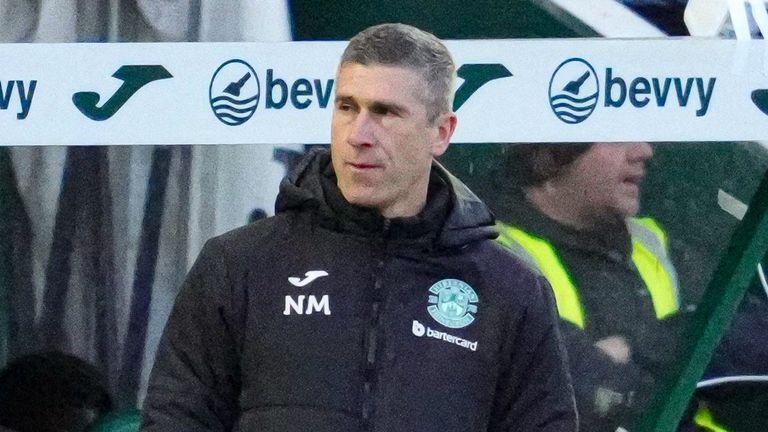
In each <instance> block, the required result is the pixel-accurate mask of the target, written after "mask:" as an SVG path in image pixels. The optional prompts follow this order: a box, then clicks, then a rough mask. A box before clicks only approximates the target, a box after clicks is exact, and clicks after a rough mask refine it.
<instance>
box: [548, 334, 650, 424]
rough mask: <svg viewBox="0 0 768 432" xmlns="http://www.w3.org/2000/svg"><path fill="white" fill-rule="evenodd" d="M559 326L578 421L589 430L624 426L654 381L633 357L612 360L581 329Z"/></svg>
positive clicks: (639, 407) (638, 407) (637, 408)
mask: <svg viewBox="0 0 768 432" xmlns="http://www.w3.org/2000/svg"><path fill="white" fill-rule="evenodd" d="M560 330H561V332H562V334H563V338H564V340H565V345H566V347H567V351H568V362H569V365H570V370H571V373H572V376H573V387H574V390H575V393H576V400H577V401H578V408H579V416H580V424H581V425H582V426H583V427H584V428H587V427H589V428H590V429H589V430H616V428H617V427H619V426H622V427H627V426H628V424H629V422H630V421H631V416H632V415H633V414H634V413H636V412H637V411H638V410H639V409H641V403H642V399H644V398H643V397H642V396H648V393H649V390H650V388H651V387H652V386H653V384H654V380H653V378H652V377H651V375H650V374H649V373H648V372H647V371H645V370H643V369H642V368H641V367H639V366H638V365H637V364H636V363H635V362H634V361H630V362H629V363H627V364H618V363H616V362H614V361H613V360H612V359H611V358H610V357H609V356H608V355H607V354H605V353H604V352H603V351H601V350H600V349H599V348H597V347H596V346H595V345H594V342H593V341H592V340H590V339H589V338H588V337H587V335H586V334H585V333H584V331H582V330H581V329H579V328H577V327H576V326H574V325H572V324H571V323H569V322H566V321H561V322H560Z"/></svg>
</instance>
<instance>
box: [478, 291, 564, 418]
mask: <svg viewBox="0 0 768 432" xmlns="http://www.w3.org/2000/svg"><path fill="white" fill-rule="evenodd" d="M535 280H536V283H535V284H534V286H533V289H531V290H530V296H531V298H530V301H529V302H528V307H527V308H526V309H525V311H524V313H523V315H522V316H521V317H519V319H518V320H517V322H516V328H515V329H514V330H512V332H511V333H512V334H514V337H513V338H512V340H511V341H510V342H511V343H512V347H511V355H510V357H511V359H510V362H509V364H508V367H506V368H505V370H504V371H503V373H502V375H501V380H500V382H499V391H498V392H497V399H496V407H495V408H496V409H495V417H496V419H497V422H496V423H495V425H493V426H492V427H491V428H490V430H491V431H504V432H512V431H514V432H575V431H577V430H578V425H577V414H576V404H575V401H574V394H573V386H572V385H571V377H570V374H569V372H568V365H567V360H566V354H565V348H564V346H563V341H562V338H561V336H560V331H559V329H558V323H557V316H556V312H555V306H554V299H553V298H552V294H551V289H550V288H549V284H548V283H547V282H546V281H545V280H544V279H543V278H537V279H535Z"/></svg>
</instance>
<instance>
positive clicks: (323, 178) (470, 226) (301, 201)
mask: <svg viewBox="0 0 768 432" xmlns="http://www.w3.org/2000/svg"><path fill="white" fill-rule="evenodd" d="M433 188H434V189H436V191H434V190H433ZM429 195H430V196H429V198H428V202H427V206H426V208H425V210H424V211H422V212H421V213H420V214H419V215H417V216H414V217H410V218H393V219H390V220H389V223H390V224H391V225H392V226H393V228H396V229H400V230H401V231H408V230H409V229H410V230H411V231H413V228H409V227H414V226H421V227H423V226H425V225H428V226H429V227H431V229H430V237H431V241H432V242H434V246H437V247H443V248H446V247H457V246H463V245H466V244H469V243H472V242H474V241H478V240H485V239H493V238H496V236H497V235H498V234H497V231H496V228H495V226H494V223H495V219H494V216H493V214H492V213H491V211H490V210H489V209H488V207H487V206H486V205H485V204H484V203H483V202H482V201H480V199H479V198H478V197H477V196H476V195H475V194H474V193H473V192H472V191H471V190H469V188H468V187H467V186H466V185H464V183H462V182H461V181H460V180H459V179H457V178H456V177H454V176H453V175H452V174H451V173H449V172H448V171H447V170H446V169H445V168H443V167H442V166H441V165H440V164H439V163H437V162H433V163H432V174H431V178H430V194H429ZM442 196H445V197H447V199H446V201H447V205H445V206H444V207H443V208H441V209H440V210H439V211H435V209H434V208H432V207H435V206H434V205H431V204H433V202H432V201H438V198H437V197H442ZM337 197H338V198H337ZM334 200H335V201H342V202H343V205H342V206H341V208H340V207H339V206H338V205H335V206H334V205H333V204H332V201H334ZM286 211H309V212H314V213H316V214H317V215H319V216H320V218H321V220H322V221H324V222H325V223H326V224H333V225H334V226H335V227H336V229H339V230H342V231H361V230H362V231H369V232H375V231H377V229H379V227H381V226H383V225H384V224H385V221H386V219H385V218H384V217H383V216H381V214H380V213H379V212H378V211H377V210H375V209H370V208H364V207H360V206H355V205H352V204H349V203H348V202H346V200H344V199H343V197H342V196H341V193H340V191H339V190H338V188H337V187H336V177H335V174H334V173H333V168H332V166H331V157H330V154H329V152H328V151H327V150H326V149H321V150H314V151H312V152H310V153H309V154H307V156H306V157H305V158H303V159H302V160H301V161H300V162H299V164H298V165H297V166H296V167H295V169H294V170H292V172H291V173H290V174H289V175H288V176H286V177H285V178H284V179H283V181H282V182H281V183H280V193H279V194H278V197H277V201H276V203H275V212H276V213H280V212H286ZM446 213H447V214H446ZM440 219H442V220H440Z"/></svg>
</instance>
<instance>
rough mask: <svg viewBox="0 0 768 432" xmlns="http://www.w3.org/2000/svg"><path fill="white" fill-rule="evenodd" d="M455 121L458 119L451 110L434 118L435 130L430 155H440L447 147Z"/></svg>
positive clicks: (454, 127)
mask: <svg viewBox="0 0 768 432" xmlns="http://www.w3.org/2000/svg"><path fill="white" fill-rule="evenodd" d="M457 122H458V119H457V118H456V114H455V113H453V112H447V113H444V114H441V115H440V117H438V118H437V120H435V128H436V130H437V132H436V136H435V139H434V141H433V142H432V156H434V157H438V156H441V155H442V154H443V153H445V151H446V150H447V149H448V144H450V143H451V137H452V136H453V132H454V131H455V130H456V123H457Z"/></svg>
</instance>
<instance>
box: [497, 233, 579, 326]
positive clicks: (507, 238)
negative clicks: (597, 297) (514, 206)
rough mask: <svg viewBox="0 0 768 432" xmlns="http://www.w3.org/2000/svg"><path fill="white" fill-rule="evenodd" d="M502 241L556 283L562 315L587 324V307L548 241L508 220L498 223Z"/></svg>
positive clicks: (559, 308)
mask: <svg viewBox="0 0 768 432" xmlns="http://www.w3.org/2000/svg"><path fill="white" fill-rule="evenodd" d="M498 228H499V231H500V232H501V235H500V236H499V238H498V241H499V242H500V243H501V244H502V245H504V246H506V247H507V248H509V249H510V250H511V251H512V253H513V254H515V255H516V256H517V257H519V258H520V259H521V260H522V261H524V262H525V263H527V264H528V265H529V266H530V267H531V268H532V269H534V270H536V272H537V273H539V274H541V275H543V276H544V277H545V278H546V279H547V281H549V284H550V285H551V286H552V291H553V292H554V294H555V303H557V312H558V313H559V314H560V318H562V319H564V320H566V321H570V322H571V323H573V324H575V325H576V326H578V327H579V328H581V329H583V328H584V311H583V310H582V306H581V300H579V293H578V291H577V290H576V286H575V285H574V284H573V281H572V280H571V276H570V275H569V274H568V271H567V270H566V269H565V266H564V265H563V264H562V263H561V262H560V258H559V257H558V256H557V253H556V252H555V249H554V248H553V247H552V246H551V245H550V244H549V242H548V241H546V240H543V239H540V238H538V237H535V236H532V235H530V234H528V233H527V232H525V231H523V230H521V229H519V228H515V227H512V226H509V225H505V224H501V223H500V224H498Z"/></svg>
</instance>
